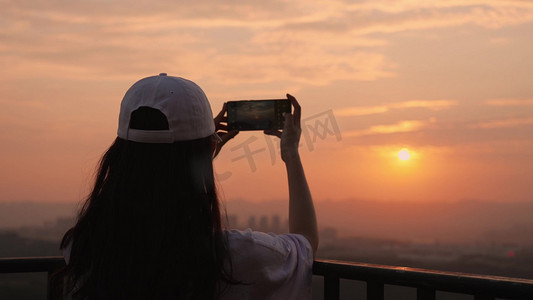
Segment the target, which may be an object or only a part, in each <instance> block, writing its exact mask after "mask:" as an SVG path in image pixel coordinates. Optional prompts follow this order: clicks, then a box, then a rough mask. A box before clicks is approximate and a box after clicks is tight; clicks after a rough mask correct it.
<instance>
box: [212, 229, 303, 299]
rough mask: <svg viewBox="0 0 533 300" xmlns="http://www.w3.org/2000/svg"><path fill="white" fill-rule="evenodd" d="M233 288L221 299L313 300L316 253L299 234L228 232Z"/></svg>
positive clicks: (248, 231)
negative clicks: (236, 283)
mask: <svg viewBox="0 0 533 300" xmlns="http://www.w3.org/2000/svg"><path fill="white" fill-rule="evenodd" d="M227 234H228V242H229V249H230V253H231V259H232V266H233V277H234V278H235V279H236V280H238V281H243V282H245V283H250V285H233V286H231V287H230V288H229V289H228V291H227V293H225V294H224V295H223V297H222V299H242V300H246V299H254V300H255V299H311V277H312V267H313V250H312V249H311V244H310V243H309V241H308V240H307V239H306V238H305V237H304V236H302V235H300V234H280V235H276V234H273V233H269V234H266V233H263V232H257V231H252V230H250V229H247V230H245V231H240V230H231V231H227Z"/></svg>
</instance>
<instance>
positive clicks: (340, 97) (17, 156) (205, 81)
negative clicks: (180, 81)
mask: <svg viewBox="0 0 533 300" xmlns="http://www.w3.org/2000/svg"><path fill="white" fill-rule="evenodd" d="M0 4H1V9H0V74H1V75H0V105H1V109H0V140H1V142H0V143H1V147H0V201H62V202H67V201H68V202H75V201H79V200H80V199H82V198H83V197H84V196H85V195H86V193H87V191H88V187H89V186H90V184H91V182H92V176H93V171H94V168H95V165H96V163H97V161H98V159H99V157H100V156H101V154H102V153H103V152H104V151H105V150H106V149H107V147H108V146H109V145H110V144H111V143H112V141H113V139H114V138H115V137H116V130H117V125H118V111H119V105H120V101H121V100H122V97H123V95H124V93H125V92H126V90H127V89H128V88H129V87H130V86H131V85H132V84H133V83H134V82H135V81H137V80H138V79H140V78H143V77H146V76H150V75H157V74H158V73H161V72H166V73H168V74H169V75H174V76H181V77H185V78H188V79H190V80H193V81H195V82H196V83H197V84H199V85H200V86H201V87H202V88H203V89H204V91H205V92H206V94H207V96H208V98H209V99H210V101H211V106H212V109H213V113H214V114H216V113H217V112H218V111H219V110H220V108H221V107H222V104H223V102H225V101H228V100H239V99H271V98H281V97H284V96H285V94H286V93H290V94H292V95H294V96H295V97H296V98H297V99H298V100H299V101H300V103H301V105H302V107H303V111H302V116H303V118H304V119H305V122H304V124H303V129H304V134H305V136H302V146H301V153H302V158H303V161H304V167H305V169H306V172H307V176H308V179H309V183H310V185H311V190H312V193H313V196H314V198H315V199H316V201H324V200H346V199H366V200H375V201H411V200H412V201H458V200H461V199H478V200H483V201H506V202H515V201H533V184H532V181H533V1H529V0H523V1H520V0H514V1H512V0H497V1H496V0H494V1H477V0H460V1H458V0H447V1H415V0H390V1H389V0H372V1H370V0H368V1H362V0H361V1H347V0H346V1H341V0H339V1H331V0H327V1H326V0H319V1H303V0H295V1H281V0H274V1H263V0H262V1H257V0H251V1H239V0H237V1H234V0H232V1H219V0H217V1H215V0H210V1H176V0H172V1H170V0H168V1H154V0H128V1H114V0H86V1H57V0H47V1H38V0H31V1H30V0H16V1H15V0H11V1H10V0H0ZM335 126H336V127H335ZM247 147H248V148H247ZM403 148H406V149H407V150H408V151H409V154H410V158H409V159H408V160H405V161H402V160H400V159H399V158H398V152H399V151H400V150H402V149H403ZM245 150H250V151H252V152H251V153H253V154H251V155H249V156H246V155H245ZM222 151H223V152H222V153H221V154H220V156H219V157H218V158H216V160H215V167H216V170H217V174H218V175H217V176H218V180H219V186H220V188H221V192H222V193H223V198H225V199H227V200H231V199H237V198H241V199H248V200H253V201H262V200H270V199H284V198H286V197H287V186H286V175H285V170H284V166H283V163H282V162H281V159H280V157H279V153H275V152H276V151H278V150H277V149H276V141H275V140H274V139H273V138H270V137H265V136H264V135H263V134H262V133H251V132H243V133H240V134H239V135H238V136H237V137H236V138H235V139H234V140H232V141H231V142H229V143H228V144H227V145H226V148H225V149H223V150H222ZM273 153H274V154H275V155H273Z"/></svg>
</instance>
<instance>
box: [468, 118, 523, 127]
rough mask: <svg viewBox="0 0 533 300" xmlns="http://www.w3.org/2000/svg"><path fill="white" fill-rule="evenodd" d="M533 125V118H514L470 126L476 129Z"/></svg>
mask: <svg viewBox="0 0 533 300" xmlns="http://www.w3.org/2000/svg"><path fill="white" fill-rule="evenodd" d="M526 125H533V118H512V119H504V120H494V121H488V122H481V123H477V124H474V125H470V128H476V129H495V128H512V127H518V126H526Z"/></svg>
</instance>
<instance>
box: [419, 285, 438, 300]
mask: <svg viewBox="0 0 533 300" xmlns="http://www.w3.org/2000/svg"><path fill="white" fill-rule="evenodd" d="M435 298H436V293H435V289H432V288H427V287H419V288H417V289H416V299H417V300H435Z"/></svg>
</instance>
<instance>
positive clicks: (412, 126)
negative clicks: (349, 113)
mask: <svg viewBox="0 0 533 300" xmlns="http://www.w3.org/2000/svg"><path fill="white" fill-rule="evenodd" d="M433 122H434V120H429V121H420V120H406V121H401V122H398V123H395V124H387V125H374V126H371V127H369V128H367V129H363V130H353V131H348V132H343V133H342V136H343V137H359V136H367V135H380V134H392V133H403V132H412V131H419V130H421V129H423V128H426V127H428V126H429V125H430V124H431V123H433Z"/></svg>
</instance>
